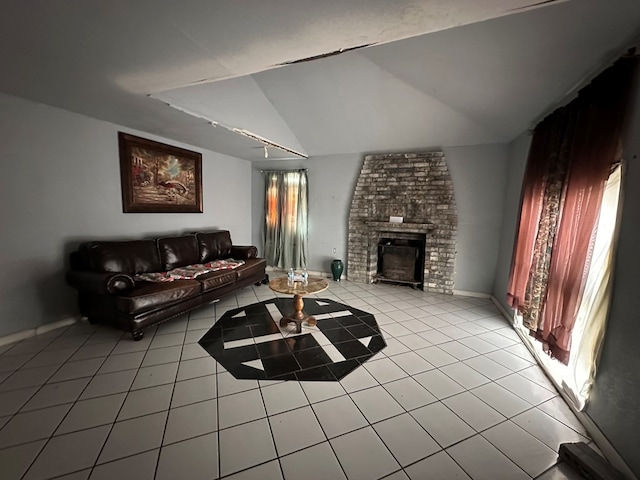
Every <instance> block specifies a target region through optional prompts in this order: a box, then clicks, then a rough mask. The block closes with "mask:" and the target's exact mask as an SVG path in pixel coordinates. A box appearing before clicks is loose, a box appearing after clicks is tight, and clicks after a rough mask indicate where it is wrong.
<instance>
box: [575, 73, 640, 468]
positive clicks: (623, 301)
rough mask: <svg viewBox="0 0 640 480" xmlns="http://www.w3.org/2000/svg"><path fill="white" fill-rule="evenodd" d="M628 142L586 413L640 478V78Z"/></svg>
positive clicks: (628, 127) (627, 135) (628, 129)
mask: <svg viewBox="0 0 640 480" xmlns="http://www.w3.org/2000/svg"><path fill="white" fill-rule="evenodd" d="M635 92H636V94H635V101H634V102H633V107H632V108H633V110H632V112H633V115H632V117H631V121H630V122H629V124H628V125H627V134H626V135H625V141H624V147H623V148H624V158H625V162H626V169H625V170H624V178H623V202H622V212H621V217H620V230H619V238H618V244H617V251H616V258H615V265H614V273H613V292H612V298H611V307H610V308H611V309H610V311H609V318H608V320H607V331H606V334H605V338H604V346H603V349H602V355H601V358H600V364H599V365H598V372H597V376H596V381H595V383H594V386H593V391H592V393H591V399H590V401H589V403H588V404H587V409H586V412H587V415H589V417H590V418H591V419H592V420H593V421H594V422H595V423H596V424H597V425H598V427H599V428H600V430H602V432H603V433H604V434H605V435H606V436H607V438H608V439H609V441H610V442H611V443H612V444H613V445H614V447H615V448H616V450H617V451H618V452H619V453H620V454H621V455H622V457H623V458H624V459H625V461H626V462H627V464H628V465H629V467H630V468H631V470H633V472H634V473H635V475H636V476H637V477H639V478H640V456H639V455H638V446H639V445H640V428H639V427H640V409H639V408H638V403H639V402H640V348H638V346H639V345H638V340H639V339H640V335H639V334H638V332H639V331H640V323H639V321H638V319H639V317H640V314H639V312H640V295H639V294H638V285H639V283H640V282H638V278H639V277H638V275H639V272H640V254H639V252H638V245H640V209H639V207H638V206H639V205H640V79H638V82H637V84H636V90H635Z"/></svg>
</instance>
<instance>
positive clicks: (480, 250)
mask: <svg viewBox="0 0 640 480" xmlns="http://www.w3.org/2000/svg"><path fill="white" fill-rule="evenodd" d="M444 154H445V157H446V159H447V165H448V166H449V173H450V174H451V180H452V181H453V190H454V192H455V196H456V206H457V208H458V237H457V242H456V243H457V254H456V274H455V276H454V290H462V291H468V292H480V293H490V292H491V291H492V289H493V281H494V276H495V272H496V261H497V258H498V251H499V244H500V232H501V229H502V210H503V202H504V192H505V171H506V169H507V146H506V145H505V144H494V145H475V146H470V147H449V148H445V149H444Z"/></svg>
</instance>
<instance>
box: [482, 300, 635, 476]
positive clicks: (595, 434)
mask: <svg viewBox="0 0 640 480" xmlns="http://www.w3.org/2000/svg"><path fill="white" fill-rule="evenodd" d="M491 301H492V302H493V303H494V305H495V306H496V307H497V308H498V310H500V313H502V316H504V318H506V319H507V320H508V321H509V323H510V324H511V325H512V326H514V316H513V314H510V313H509V312H508V311H507V309H506V308H504V306H503V305H502V303H500V302H499V301H498V299H497V298H496V297H494V296H493V295H491ZM513 330H514V331H515V332H516V334H517V335H518V336H519V337H520V340H521V341H522V344H523V345H524V346H525V347H526V348H527V350H529V353H531V355H532V356H533V358H535V359H536V361H537V362H538V365H540V368H542V371H543V372H544V373H545V375H546V376H547V378H548V379H549V381H550V382H551V383H553V386H554V387H556V390H557V391H558V392H559V393H560V396H561V397H562V398H563V399H564V401H565V403H566V404H567V405H568V406H569V408H570V409H571V411H572V412H573V413H574V415H575V416H576V418H577V419H578V421H579V422H580V423H581V424H582V426H583V427H584V429H585V430H586V431H587V433H588V434H589V436H590V437H591V439H592V440H593V443H595V444H596V445H597V447H598V448H599V449H600V451H601V452H602V454H603V455H604V457H605V458H606V459H607V461H608V462H609V463H610V464H611V465H612V466H613V467H615V468H616V469H618V470H619V471H620V473H622V474H623V475H624V476H625V477H626V478H629V479H631V480H633V479H637V477H636V476H635V474H634V473H633V472H632V471H631V469H630V468H629V466H628V465H627V464H626V462H625V461H624V460H623V459H622V457H621V456H620V454H619V453H618V452H617V451H616V449H615V448H614V446H613V445H611V442H609V440H608V439H607V437H606V436H605V434H604V433H602V431H601V430H600V429H599V428H598V426H597V425H596V424H595V423H594V421H593V420H591V418H590V417H589V415H587V414H586V413H584V412H581V411H579V410H577V409H576V408H575V406H574V405H573V401H572V400H571V397H569V395H567V393H566V392H565V391H564V389H563V388H562V386H561V385H558V382H556V381H555V379H554V378H553V376H552V375H550V374H549V373H547V371H546V369H545V367H544V365H543V364H542V363H541V362H540V361H539V359H538V352H536V351H535V350H534V349H532V348H531V346H530V345H529V342H528V341H525V338H524V337H523V334H522V332H520V331H519V330H518V329H517V328H515V327H514V329H513Z"/></svg>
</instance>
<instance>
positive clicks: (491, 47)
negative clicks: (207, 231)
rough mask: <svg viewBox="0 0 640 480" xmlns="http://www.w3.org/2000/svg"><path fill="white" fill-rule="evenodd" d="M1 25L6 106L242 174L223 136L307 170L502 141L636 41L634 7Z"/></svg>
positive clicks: (193, 10)
mask: <svg viewBox="0 0 640 480" xmlns="http://www.w3.org/2000/svg"><path fill="white" fill-rule="evenodd" d="M536 3H540V4H541V5H538V6H537V5H535V4H536ZM0 8H1V9H2V10H1V11H2V14H1V15H0V42H2V45H3V48H2V49H0V62H1V64H2V66H3V68H2V72H3V73H2V75H0V91H3V92H6V93H9V94H13V95H17V96H21V97H25V98H29V99H32V100H35V101H39V102H42V103H46V104H49V105H54V106H57V107H61V108H65V109H68V110H71V111H74V112H78V113H81V114H84V115H88V116H91V117H95V118H99V119H103V120H107V121H111V122H114V123H117V124H120V125H123V126H127V127H130V128H135V129H139V130H142V131H146V132H150V133H154V134H157V135H161V136H165V137H168V138H170V139H175V140H177V141H182V142H185V143H190V144H193V145H196V146H199V147H202V148H208V149H211V150H214V151H218V152H221V153H225V154H228V155H232V156H235V157H238V158H244V159H248V160H256V159H264V153H263V149H262V148H261V145H262V144H261V143H259V142H256V141H255V140H252V139H250V138H247V137H245V136H242V135H238V134H236V133H233V132H232V131H231V130H230V129H233V128H237V129H245V130H248V131H250V132H253V133H255V134H257V135H259V136H262V137H265V138H267V139H269V140H270V141H271V142H274V143H277V144H280V145H283V146H285V147H287V148H288V149H291V150H294V151H296V152H300V153H302V154H305V155H311V156H318V155H327V154H334V153H352V152H372V151H389V150H408V149H416V148H428V147H434V146H450V145H470V144H480V143H492V142H505V141H509V140H511V139H513V138H514V137H515V136H517V135H518V134H520V133H521V132H522V131H524V130H526V129H527V128H529V127H530V126H531V125H532V123H533V122H535V121H536V120H537V119H538V118H539V117H540V116H541V115H543V114H544V113H546V112H548V111H549V110H550V109H551V108H552V107H553V105H555V104H556V103H557V102H558V101H560V100H561V99H562V98H564V97H565V96H566V95H567V93H568V92H570V91H572V90H574V89H575V86H576V85H577V84H579V83H580V82H581V81H583V80H584V79H585V78H588V77H590V76H591V75H593V74H594V72H595V71H597V70H598V69H600V68H602V67H603V66H605V65H606V63H607V62H610V61H611V60H612V59H613V58H614V57H615V55H617V54H619V53H620V52H621V51H622V49H623V48H624V47H625V46H627V45H629V44H630V42H631V41H632V40H633V39H634V38H636V37H637V35H638V34H639V33H640V2H638V0H572V1H566V2H560V1H550V2H540V1H539V0H482V1H481V2H480V1H478V0H394V1H389V0H351V1H348V2H347V1H345V0H322V1H318V0H288V1H285V0H280V1H271V2H266V1H264V0H252V1H248V0H245V1H241V0H225V1H223V0H209V1H205V0H181V1H179V2H178V1H175V0H136V1H130V0H129V1H127V0H110V1H109V2H105V1H100V0H85V1H82V2H77V1H72V0H57V1H55V2H51V1H50V0H31V1H28V2H25V1H23V0H8V1H7V0H5V1H4V2H3V3H2V6H1V7H0ZM368 44H372V45H373V46H370V47H368V48H362V49H356V50H352V51H348V52H345V53H342V54H340V55H337V56H332V57H328V58H321V59H318V60H313V61H309V62H302V63H296V64H293V65H287V66H281V67H279V65H281V64H284V63H287V62H292V61H297V60H300V59H305V58H309V57H315V56H321V55H323V54H327V53H330V52H335V51H339V50H341V49H342V50H349V49H352V48H354V47H359V46H362V45H368ZM167 103H169V104H172V105H174V106H176V107H178V109H176V108H171V107H169V106H168V105H167ZM185 112H189V114H187V113H185ZM212 122H213V123H216V124H218V126H217V127H214V126H212ZM269 153H270V157H269V158H287V157H290V156H291V153H290V152H285V151H279V150H278V149H275V148H269Z"/></svg>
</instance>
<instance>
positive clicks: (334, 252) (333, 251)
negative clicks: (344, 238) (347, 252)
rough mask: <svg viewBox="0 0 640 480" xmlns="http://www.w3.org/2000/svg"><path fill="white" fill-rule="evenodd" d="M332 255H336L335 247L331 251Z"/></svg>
mask: <svg viewBox="0 0 640 480" xmlns="http://www.w3.org/2000/svg"><path fill="white" fill-rule="evenodd" d="M331 253H333V254H334V255H335V254H336V248H335V247H334V248H333V249H332V250H331Z"/></svg>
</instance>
